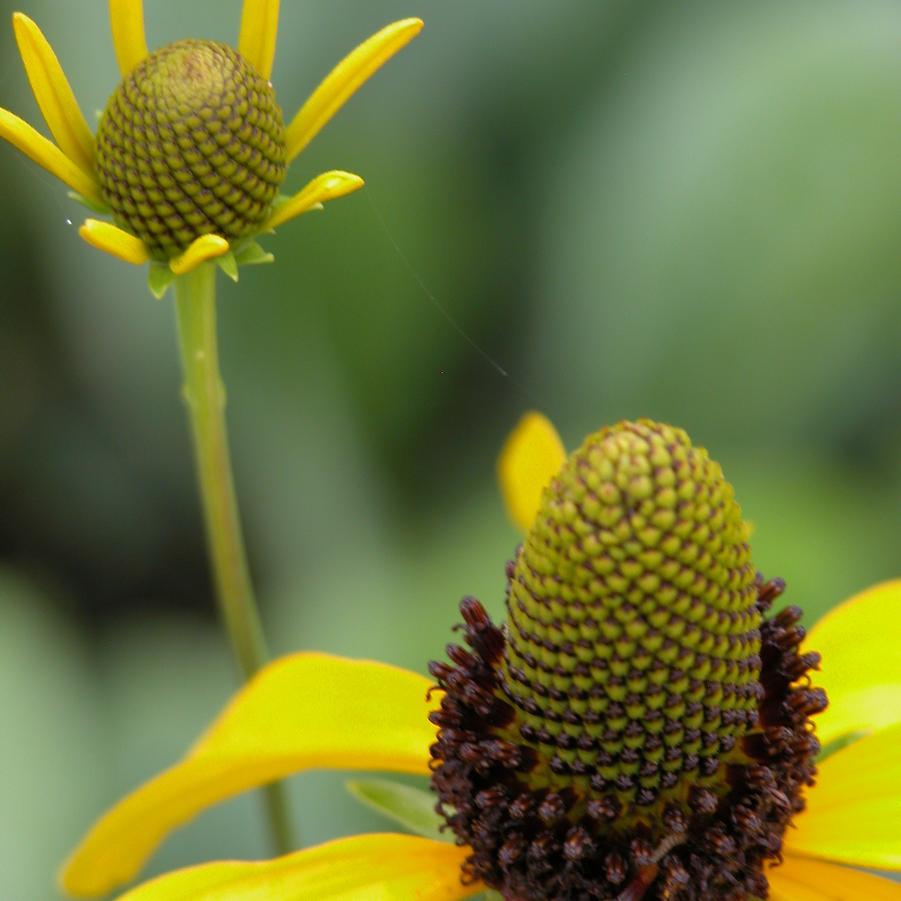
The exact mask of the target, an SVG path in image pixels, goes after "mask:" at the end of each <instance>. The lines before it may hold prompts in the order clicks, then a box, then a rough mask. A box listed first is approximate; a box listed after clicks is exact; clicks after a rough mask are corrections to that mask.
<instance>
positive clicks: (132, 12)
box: [109, 0, 148, 78]
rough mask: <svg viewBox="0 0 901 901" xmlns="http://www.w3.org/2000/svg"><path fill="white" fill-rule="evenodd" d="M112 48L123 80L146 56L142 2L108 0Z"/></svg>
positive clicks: (136, 0)
mask: <svg viewBox="0 0 901 901" xmlns="http://www.w3.org/2000/svg"><path fill="white" fill-rule="evenodd" d="M109 19H110V25H111V26H112V29H113V47H115V49H116V59H117V60H118V61H119V71H120V72H121V73H122V77H123V78H124V77H125V76H126V75H128V73H129V72H131V70H132V69H134V68H135V66H137V65H138V63H140V62H141V61H142V60H143V59H145V58H146V57H147V55H148V50H147V39H146V38H145V37H144V0H109Z"/></svg>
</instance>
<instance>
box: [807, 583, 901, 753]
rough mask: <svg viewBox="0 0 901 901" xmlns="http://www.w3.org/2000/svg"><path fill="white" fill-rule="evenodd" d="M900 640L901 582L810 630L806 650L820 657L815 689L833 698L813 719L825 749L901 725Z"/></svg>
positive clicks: (860, 598) (867, 594)
mask: <svg viewBox="0 0 901 901" xmlns="http://www.w3.org/2000/svg"><path fill="white" fill-rule="evenodd" d="M899 635H901V579H894V580H893V581H889V582H882V583H880V584H878V585H874V586H873V587H872V588H868V589H867V590H866V591H862V592H861V593H860V594H857V595H855V596H854V597H852V598H850V599H849V600H847V601H845V602H844V603H843V604H840V605H839V606H838V607H835V608H834V609H833V610H832V611H830V612H829V613H827V614H826V616H824V617H823V618H822V619H821V620H820V621H819V622H818V623H817V624H816V625H815V626H814V627H813V629H811V632H810V635H809V636H808V639H807V641H806V642H805V643H804V648H805V650H813V651H819V652H820V654H821V655H822V658H823V662H822V665H821V671H820V672H819V673H816V674H815V675H814V683H815V684H816V685H820V686H822V687H823V688H825V689H826V694H827V695H828V696H829V706H828V707H827V708H826V710H825V711H824V712H823V713H821V714H819V715H818V716H817V717H816V719H815V722H816V727H817V737H818V738H819V739H820V741H821V742H822V743H823V744H828V743H829V742H831V741H833V740H834V739H836V738H840V737H841V736H842V735H847V734H850V733H854V732H872V731H874V730H876V729H881V728H885V727H886V726H890V725H893V724H894V723H898V722H901V654H899V653H898V636H899Z"/></svg>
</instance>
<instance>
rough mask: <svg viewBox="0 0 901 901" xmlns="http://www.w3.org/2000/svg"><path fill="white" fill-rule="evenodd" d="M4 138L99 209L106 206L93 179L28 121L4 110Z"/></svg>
mask: <svg viewBox="0 0 901 901" xmlns="http://www.w3.org/2000/svg"><path fill="white" fill-rule="evenodd" d="M0 138H3V139H4V140H5V141H9V143H10V144H12V145H13V147H15V148H16V150H19V151H21V152H22V153H24V154H25V156H27V157H28V158H29V159H31V160H34V162H36V163H37V164H38V165H39V166H42V167H43V168H44V169H46V170H47V171H48V172H49V173H50V174H51V175H55V176H56V177H57V178H58V179H59V180H60V181H61V182H64V183H65V184H67V185H68V186H69V187H70V188H72V190H73V191H77V192H78V193H79V194H81V196H82V197H84V198H85V199H87V200H90V201H91V202H93V203H96V204H98V205H99V204H102V203H103V198H102V197H101V195H100V186H99V185H98V184H97V182H95V181H94V179H93V178H92V177H91V176H90V175H88V174H87V173H85V172H84V171H83V170H82V169H81V168H80V167H78V166H76V165H75V163H73V162H72V160H70V159H69V157H67V156H66V154H65V153H63V152H62V150H60V149H59V147H57V146H56V144H54V143H53V142H52V141H48V140H47V138H45V137H44V136H43V135H42V134H41V133H40V132H38V131H36V130H35V129H34V128H32V127H31V126H30V125H29V124H28V123H27V122H26V121H25V120H24V119H20V118H19V117H18V116H15V115H13V114H12V113H11V112H9V110H5V109H0Z"/></svg>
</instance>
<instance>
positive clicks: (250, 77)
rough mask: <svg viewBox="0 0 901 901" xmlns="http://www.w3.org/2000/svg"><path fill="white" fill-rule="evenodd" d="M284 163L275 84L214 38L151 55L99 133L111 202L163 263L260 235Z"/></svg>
mask: <svg viewBox="0 0 901 901" xmlns="http://www.w3.org/2000/svg"><path fill="white" fill-rule="evenodd" d="M286 160H287V146H286V144H285V126H284V122H283V119H282V112H281V109H280V108H279V106H278V104H277V103H276V100H275V92H274V91H273V89H272V85H271V84H270V83H269V82H268V81H266V80H265V79H264V78H263V77H262V76H261V75H260V74H259V73H258V72H257V71H256V70H255V69H254V68H253V67H252V66H251V65H250V64H249V63H248V62H247V61H246V60H245V59H244V58H243V57H242V56H241V55H240V54H239V53H237V52H236V51H235V50H233V49H232V48H231V47H229V46H227V45H226V44H219V43H214V42H212V41H194V40H188V41H179V42H177V43H175V44H170V45H169V46H167V47H163V48H162V49H160V50H157V51H155V52H154V53H152V54H151V55H150V56H148V57H147V58H146V59H145V60H144V61H143V62H142V63H141V64H140V65H139V66H138V67H137V68H136V69H134V70H133V71H132V72H131V73H130V74H129V75H128V76H127V77H126V78H125V79H124V81H123V82H122V84H121V85H120V87H119V88H118V90H117V91H116V92H115V93H114V94H113V96H112V97H111V98H110V101H109V104H108V105H107V108H106V111H105V113H104V115H103V119H102V120H101V122H100V129H99V131H98V133H97V174H98V177H99V180H100V184H101V186H102V189H103V197H104V199H105V200H106V202H107V203H108V204H109V206H110V208H111V209H112V211H113V214H114V215H115V217H116V220H117V222H118V223H119V224H120V225H121V226H122V227H123V228H126V229H128V230H129V231H131V232H132V233H134V234H135V235H137V236H138V237H139V238H141V240H142V241H143V242H144V243H145V244H146V245H147V246H148V247H149V248H150V249H151V252H152V253H153V254H154V255H155V256H160V257H163V258H169V257H172V256H176V255H177V254H180V253H183V252H184V251H185V250H186V249H187V248H188V247H189V246H190V244H191V243H192V242H193V241H195V240H196V239H197V238H199V237H201V236H202V235H206V234H220V235H222V236H224V237H226V238H228V239H232V240H233V239H238V238H243V237H245V236H247V235H249V234H253V233H255V232H257V231H259V230H260V227H261V226H262V224H263V222H264V221H265V218H266V216H267V214H268V212H269V209H270V207H271V205H272V202H273V201H274V200H275V199H276V197H277V196H278V192H279V188H280V186H281V184H282V182H283V181H284V179H285V174H286V172H287V165H286Z"/></svg>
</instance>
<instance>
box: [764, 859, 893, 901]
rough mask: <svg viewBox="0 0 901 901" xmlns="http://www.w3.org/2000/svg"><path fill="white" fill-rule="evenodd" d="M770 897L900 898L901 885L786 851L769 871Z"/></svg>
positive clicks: (790, 900)
mask: <svg viewBox="0 0 901 901" xmlns="http://www.w3.org/2000/svg"><path fill="white" fill-rule="evenodd" d="M767 878H768V879H769V881H770V901H901V885H899V884H898V883H897V882H889V880H888V879H880V878H879V877H878V876H871V875H870V874H869V873H861V872H860V871H859V870H851V869H848V867H841V866H836V865H835V864H831V863H823V861H820V860H808V859H805V858H802V857H795V856H794V855H786V857H785V862H784V863H782V864H781V865H780V866H777V867H773V869H771V870H768V871H767Z"/></svg>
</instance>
